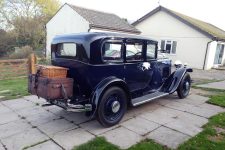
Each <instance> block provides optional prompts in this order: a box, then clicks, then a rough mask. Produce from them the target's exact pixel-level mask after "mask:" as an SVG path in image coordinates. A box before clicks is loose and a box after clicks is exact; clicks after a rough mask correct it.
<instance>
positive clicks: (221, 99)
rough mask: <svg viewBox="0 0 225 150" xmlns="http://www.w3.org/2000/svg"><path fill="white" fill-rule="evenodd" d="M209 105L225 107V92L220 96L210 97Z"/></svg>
mask: <svg viewBox="0 0 225 150" xmlns="http://www.w3.org/2000/svg"><path fill="white" fill-rule="evenodd" d="M208 103H210V104H214V105H218V106H221V107H225V92H224V93H222V94H219V95H212V96H210V99H209V101H208Z"/></svg>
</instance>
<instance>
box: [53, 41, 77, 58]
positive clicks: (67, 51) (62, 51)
mask: <svg viewBox="0 0 225 150" xmlns="http://www.w3.org/2000/svg"><path fill="white" fill-rule="evenodd" d="M76 54H77V44H76V43H61V44H58V46H57V51H56V55H57V56H69V57H75V56H76Z"/></svg>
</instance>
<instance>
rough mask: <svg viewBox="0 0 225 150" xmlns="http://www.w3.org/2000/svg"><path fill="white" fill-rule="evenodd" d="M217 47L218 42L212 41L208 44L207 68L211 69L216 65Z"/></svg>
mask: <svg viewBox="0 0 225 150" xmlns="http://www.w3.org/2000/svg"><path fill="white" fill-rule="evenodd" d="M216 47H217V42H216V41H212V42H210V43H209V45H208V52H207V62H206V64H205V69H206V70H208V69H211V68H212V67H213V65H214V58H215V53H216Z"/></svg>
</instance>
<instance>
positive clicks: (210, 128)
mask: <svg viewBox="0 0 225 150" xmlns="http://www.w3.org/2000/svg"><path fill="white" fill-rule="evenodd" d="M224 148H225V113H221V114H218V115H216V116H214V117H211V118H210V119H209V123H208V124H206V125H205V126H204V130H203V131H202V132H201V133H199V134H198V135H196V136H195V137H193V138H191V139H190V140H188V141H187V142H185V143H183V144H182V145H180V146H179V148H178V150H187V149H189V150H206V149H207V150H224Z"/></svg>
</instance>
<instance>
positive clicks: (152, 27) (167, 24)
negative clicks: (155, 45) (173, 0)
mask: <svg viewBox="0 0 225 150" xmlns="http://www.w3.org/2000/svg"><path fill="white" fill-rule="evenodd" d="M135 27H136V28H137V29H139V30H140V31H141V32H142V35H143V36H147V37H149V38H153V39H156V40H158V41H161V40H174V41H177V47H176V54H166V56H167V57H169V58H170V59H172V60H173V62H174V61H175V60H181V61H182V62H183V63H185V62H186V63H188V65H189V66H191V67H193V68H198V69H203V64H204V58H205V52H206V48H207V43H208V42H209V41H210V39H209V38H208V37H207V36H205V35H204V34H202V33H200V32H198V31H197V30H195V29H193V28H191V27H190V26H188V25H186V24H184V23H183V22H181V21H179V20H178V19H176V18H175V17H173V16H171V15H169V14H167V13H165V12H164V11H159V12H157V13H156V14H154V15H152V16H151V17H149V18H148V19H146V20H144V21H142V22H141V23H139V24H137V25H136V26H135ZM159 44H160V42H159ZM159 47H160V45H159Z"/></svg>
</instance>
